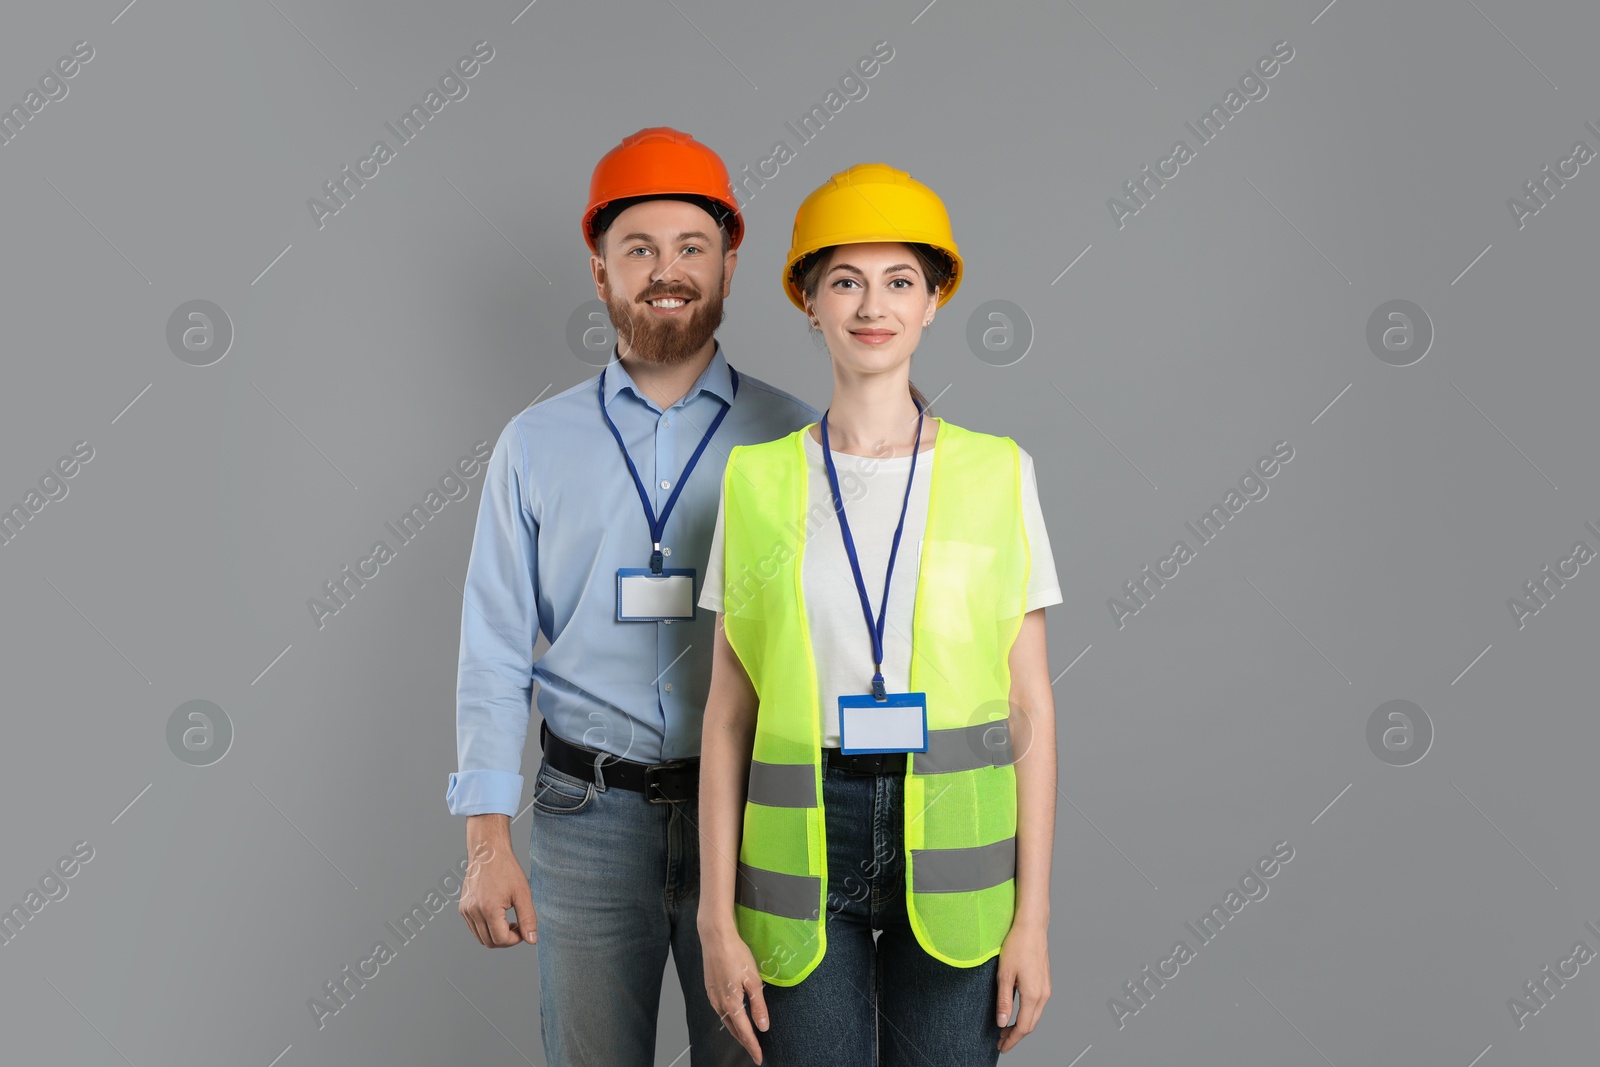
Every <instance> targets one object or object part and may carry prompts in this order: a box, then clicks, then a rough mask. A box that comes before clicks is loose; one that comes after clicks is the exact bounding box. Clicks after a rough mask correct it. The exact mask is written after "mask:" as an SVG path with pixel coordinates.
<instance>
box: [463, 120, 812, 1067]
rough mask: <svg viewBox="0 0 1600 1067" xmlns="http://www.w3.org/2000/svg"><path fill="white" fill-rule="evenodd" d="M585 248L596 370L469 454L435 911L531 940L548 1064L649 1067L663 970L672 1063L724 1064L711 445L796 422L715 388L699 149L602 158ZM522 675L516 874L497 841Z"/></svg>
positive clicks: (714, 233)
mask: <svg viewBox="0 0 1600 1067" xmlns="http://www.w3.org/2000/svg"><path fill="white" fill-rule="evenodd" d="M583 234H584V240H585V241H586V243H587V244H588V246H589V249H590V252H591V255H590V257H589V267H590V271H591V272H592V274H593V276H594V283H595V288H596V292H597V294H598V296H599V298H600V299H601V300H603V301H605V304H606V307H607V309H608V311H609V314H610V318H611V322H612V324H613V326H614V327H615V329H616V333H617V343H616V347H615V357H616V358H615V359H614V360H613V361H612V362H610V363H609V364H608V365H607V366H606V367H605V369H604V370H603V371H602V372H601V373H600V374H598V375H596V376H594V377H592V378H588V379H587V380H585V381H583V382H580V383H579V384H577V385H575V386H573V387H572V388H570V389H567V390H566V391H565V392H562V393H558V394H556V395H555V396H552V397H549V398H548V399H545V400H542V401H540V402H538V403H535V404H533V405H532V406H530V407H528V408H527V409H526V410H524V411H522V412H521V413H520V414H518V415H517V416H516V417H515V418H513V419H512V420H511V421H510V423H509V424H507V425H506V427H505V429H504V431H503V432H502V433H501V434H500V437H499V439H498V441H497V442H496V444H495V447H494V452H493V454H492V455H491V456H490V458H489V463H488V473H487V475H486V477H485V481H484V489H483V498H482V500H481V501H480V504H479V509H478V522H477V528H476V531H475V532H474V535H473V541H472V555H471V559H470V561H469V563H468V565H467V576H466V584H465V588H464V591H465V594H466V596H465V603H464V604H463V606H462V612H461V656H460V664H459V671H458V676H457V702H456V735H457V750H458V751H457V755H458V760H459V764H458V765H459V770H458V771H457V772H455V773H452V774H451V775H450V782H449V787H448V789H447V791H446V802H447V803H448V805H449V809H450V811H451V812H452V813H453V814H456V815H463V816H466V819H467V844H468V851H469V855H470V856H471V857H472V863H471V865H470V867H469V869H468V872H467V876H466V879H465V882H464V886H463V889H462V893H461V901H460V905H459V910H460V912H461V915H462V917H463V918H464V919H465V920H466V921H467V924H468V926H470V927H471V929H472V932H473V934H474V935H475V936H476V937H477V939H478V941H479V942H481V943H482V944H484V945H486V946H488V947H491V948H505V947H510V946H512V945H518V944H536V945H537V954H538V963H539V1009H540V1011H539V1019H540V1033H541V1035H542V1037H543V1041H544V1050H545V1060H546V1062H547V1063H549V1064H550V1065H551V1067H578V1065H595V1064H605V1065H607V1067H649V1065H651V1064H654V1063H655V1062H656V1056H655V1038H656V1013H657V1006H658V1004H659V1002H660V995H661V984H662V975H663V972H664V970H665V966H666V958H667V955H668V952H669V950H670V952H671V955H672V958H673V962H674V963H675V964H676V967H677V971H678V979H679V982H680V983H681V985H682V988H683V996H684V1003H685V1010H686V1023H687V1025H688V1031H689V1040H690V1049H689V1051H690V1059H689V1063H690V1065H691V1067H732V1065H735V1064H743V1063H748V1062H749V1056H748V1054H746V1053H745V1052H744V1050H743V1048H742V1047H741V1046H740V1045H739V1043H738V1042H737V1041H736V1040H735V1039H734V1038H733V1036H732V1035H731V1034H730V1033H729V1032H728V1031H727V1030H726V1029H725V1028H724V1027H723V1025H722V1023H721V1021H720V1020H719V1019H718V1018H717V1013H716V1011H715V1009H713V1008H712V1006H711V1003H710V1001H709V999H708V998H707V996H706V991H705V984H704V969H703V964H702V960H701V950H700V937H699V932H698V929H697V916H698V909H699V879H700V856H699V831H698V826H699V818H698V814H697V807H698V796H699V755H700V729H701V721H702V716H703V713H704V709H705V700H706V693H707V690H708V688H709V685H710V679H711V657H712V650H713V649H714V648H715V647H716V642H715V641H714V636H715V635H714V633H713V627H714V626H715V624H716V614H715V613H714V612H705V611H696V610H695V602H696V600H697V599H698V597H699V594H700V582H701V579H702V578H703V576H704V574H705V567H706V560H707V555H708V553H709V551H710V548H711V536H712V531H713V528H714V526H715V523H716V517H717V508H718V502H719V499H720V490H721V484H722V474H723V470H724V467H725V466H726V462H727V455H728V450H729V449H731V448H732V447H733V446H734V445H740V444H756V443H759V442H762V441H770V440H773V439H775V438H778V437H783V436H785V435H787V434H789V433H792V432H793V431H795V430H797V429H800V428H801V427H803V426H808V425H810V424H811V423H813V422H816V421H817V420H818V419H819V418H820V412H818V411H817V410H816V409H815V408H813V407H811V406H810V405H809V404H806V403H804V402H803V401H801V400H798V399H797V398H795V397H793V396H791V395H790V394H788V393H786V392H784V391H783V390H781V389H777V388H774V387H773V386H770V385H768V384H766V383H765V382H762V381H759V380H757V379H756V378H753V377H750V376H749V375H744V374H738V373H737V372H736V371H735V370H734V369H733V368H732V367H730V366H729V365H728V363H727V361H726V358H725V356H724V353H723V349H722V346H721V345H720V344H719V343H718V342H717V340H716V338H715V334H716V330H717V328H718V326H720V325H721V323H722V317H723V307H722V305H723V300H724V299H726V297H727V296H728V294H729V292H730V291H731V288H732V284H733V272H734V266H735V264H736V262H737V259H738V251H737V250H738V247H739V242H740V241H741V239H742V238H743V236H744V220H743V217H742V216H741V214H740V212H739V208H738V203H737V201H736V200H735V199H734V195H733V189H732V186H731V184H730V183H729V181H728V172H727V168H726V167H725V166H724V165H723V162H722V160H721V159H719V158H718V157H717V155H716V154H715V153H714V152H712V151H711V150H710V149H709V148H707V147H705V146H704V145H702V144H700V143H699V142H698V141H696V140H695V139H694V138H692V137H690V136H689V135H688V134H685V133H681V132H679V131H677V130H672V129H668V128H665V127H656V128H651V129H645V130H640V131H639V132H638V133H635V134H633V135H632V136H629V137H626V138H624V139H623V141H622V143H621V144H619V145H618V146H617V147H616V148H614V149H612V150H611V151H610V152H609V153H607V154H606V156H605V157H604V158H602V159H601V160H600V162H599V164H598V165H597V166H596V167H595V170H594V175H593V177H592V179H591V181H590V196H589V206H588V209H587V210H586V211H585V212H584V217H583ZM540 634H543V635H544V636H545V637H547V638H548V639H549V641H550V647H549V648H548V650H547V651H546V652H545V653H544V654H543V655H542V656H541V657H539V659H538V660H537V661H535V660H534V659H533V650H534V646H535V645H536V643H537V641H538V638H539V636H540ZM535 679H537V680H538V682H539V693H538V701H539V711H540V713H541V715H542V716H543V720H544V721H543V723H541V725H540V741H541V748H542V749H543V755H542V758H541V760H540V764H539V770H538V774H537V777H536V778H535V781H534V788H533V791H532V795H531V796H530V797H529V798H528V799H529V801H530V806H531V808H532V812H533V814H532V828H531V834H530V854H531V859H532V866H531V868H530V870H531V875H530V874H525V873H524V869H523V867H522V865H521V862H520V861H519V860H518V859H517V858H516V851H515V849H514V847H513V846H512V843H511V828H510V827H511V818H512V816H513V815H515V814H516V813H517V812H518V811H519V804H520V803H521V802H522V794H523V778H522V775H521V774H520V773H519V771H520V768H521V765H522V753H523V746H524V743H525V741H526V739H527V733H528V724H529V718H530V707H531V699H530V698H531V691H532V685H533V681H534V680H535ZM508 908H509V909H512V910H514V911H515V915H516V917H515V920H514V921H511V922H507V919H506V910H507V909H508ZM672 1051H673V1052H674V1053H676V1052H677V1051H678V1050H672ZM669 1058H670V1057H669ZM674 1062H677V1061H676V1060H675V1061H674Z"/></svg>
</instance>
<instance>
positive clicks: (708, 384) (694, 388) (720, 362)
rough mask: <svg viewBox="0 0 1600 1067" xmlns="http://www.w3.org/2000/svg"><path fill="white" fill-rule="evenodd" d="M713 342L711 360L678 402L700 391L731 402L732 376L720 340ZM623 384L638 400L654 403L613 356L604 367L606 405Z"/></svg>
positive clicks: (614, 352)
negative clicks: (713, 347)
mask: <svg viewBox="0 0 1600 1067" xmlns="http://www.w3.org/2000/svg"><path fill="white" fill-rule="evenodd" d="M713 344H714V345H715V349H714V351H713V352H712V353H711V362H710V363H707V364H706V369H705V370H703V371H701V372H700V377H699V378H697V379H695V383H694V384H693V385H691V386H690V387H689V391H688V392H687V393H685V394H683V399H682V400H680V401H679V403H680V404H687V403H688V402H689V401H691V400H693V399H694V398H695V395H696V394H697V393H700V392H702V391H704V392H708V393H712V394H715V395H716V396H718V397H721V398H722V400H723V401H725V402H726V403H728V404H730V405H731V404H732V403H733V376H732V375H731V374H730V373H729V371H728V361H727V359H725V358H724V357H723V355H722V342H721V341H715V342H713ZM612 355H613V357H615V355H616V349H615V348H613V349H612ZM624 386H626V387H627V388H628V389H629V390H631V391H632V392H633V395H634V396H636V397H638V398H639V399H640V400H644V401H646V402H647V403H650V404H654V403H655V401H653V400H650V399H649V398H648V397H646V396H645V395H644V393H643V392H642V391H640V389H639V386H638V385H637V384H635V382H634V380H633V376H632V375H631V374H629V373H628V371H627V369H626V368H625V367H624V366H623V364H622V361H621V360H620V359H617V358H613V359H612V360H611V362H610V363H609V364H608V365H607V367H606V404H607V405H610V403H611V400H612V398H613V397H615V396H616V395H617V393H618V392H620V391H621V390H622V389H623V387H624Z"/></svg>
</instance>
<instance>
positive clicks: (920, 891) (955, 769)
mask: <svg viewBox="0 0 1600 1067" xmlns="http://www.w3.org/2000/svg"><path fill="white" fill-rule="evenodd" d="M813 425H814V424H813ZM809 432H810V427H809V426H808V427H806V428H804V429H801V430H796V431H795V432H794V433H791V434H789V435H788V436H787V437H782V438H779V439H778V440H776V441H768V442H765V443H763V444H757V445H740V446H737V447H735V448H734V449H733V450H732V452H731V453H730V454H729V456H728V463H727V467H726V469H725V470H724V473H723V487H722V491H723V549H724V557H723V559H724V564H723V567H724V579H725V586H724V595H723V610H724V625H725V627H726V632H727V636H728V642H729V644H730V645H731V646H732V648H733V650H734V652H735V653H736V654H737V655H738V657H739V661H740V662H741V663H742V664H743V665H744V668H745V671H746V672H747V673H748V674H749V676H750V680H751V682H752V683H753V684H754V686H755V691H756V695H757V697H758V699H759V702H760V706H759V711H758V713H757V718H756V730H755V742H754V748H753V751H752V753H751V756H752V758H751V762H750V778H749V785H748V790H747V795H746V802H745V806H744V831H743V835H742V840H741V843H740V846H739V862H738V884H737V892H736V897H735V900H736V903H735V907H734V912H735V920H736V923H737V925H738V929H739V934H740V936H741V937H742V938H743V939H744V941H745V943H746V944H748V945H749V946H750V948H751V951H752V953H753V954H754V955H755V957H756V961H757V965H758V967H759V968H760V971H761V977H762V980H763V981H766V982H770V983H772V984H773V985H779V986H792V985H796V984H798V983H799V982H800V981H801V980H803V979H804V978H805V977H806V976H807V975H808V974H810V973H811V972H812V971H813V970H815V969H816V966H817V964H818V963H820V962H821V961H822V956H823V953H824V952H825V951H826V949H827V929H826V923H825V921H824V918H823V916H824V915H825V913H826V912H825V902H826V900H827V891H828V848H827V838H826V831H827V818H826V816H825V814H824V811H823V805H822V756H821V747H822V737H821V722H820V716H819V708H818V700H819V697H818V693H817V671H816V663H815V660H814V659H813V654H812V647H811V635H810V629H809V627H808V625H807V622H806V612H805V596H804V591H803V590H802V588H801V562H802V560H803V558H804V556H805V546H806V536H807V533H808V532H809V530H810V529H813V528H815V526H816V522H815V521H814V520H812V519H811V516H812V512H813V511H814V510H815V509H817V508H823V509H826V508H830V507H831V506H832V504H833V501H832V500H831V499H830V500H824V501H821V502H813V501H810V500H808V499H807V497H808V490H809V485H810V476H809V473H808V470H807V465H806V450H805V442H804V440H803V439H802V435H803V434H807V433H809ZM932 455H933V458H934V463H933V470H932V481H931V486H930V490H929V498H928V517H927V528H926V532H925V533H924V536H923V545H922V562H921V571H920V574H919V576H918V580H917V590H916V607H915V610H914V614H913V622H912V629H911V645H912V656H911V679H910V682H911V690H912V691H914V692H925V693H926V694H927V706H928V751H927V752H914V753H910V754H909V755H908V758H907V760H906V776H905V791H904V798H905V850H906V856H905V868H906V913H907V915H908V916H909V918H910V921H911V926H912V929H913V930H915V931H916V936H917V941H918V942H919V943H920V944H921V945H922V947H923V948H924V949H925V950H926V951H927V952H928V953H929V955H932V956H934V957H935V958H937V959H940V960H943V961H944V962H945V963H948V964H951V965H952V966H956V967H975V966H977V965H978V964H980V963H984V962H985V961H987V960H990V959H992V958H994V957H995V956H996V955H998V954H999V952H1000V946H1001V943H1002V942H1003V941H1004V940H1005V937H1006V934H1007V933H1009V932H1010V929H1011V919H1012V915H1013V913H1014V910H1015V904H1016V892H1015V890H1016V881H1015V875H1016V829H1017V796H1016V771H1015V768H1014V766H1013V762H1014V756H1013V752H1012V748H1011V737H1010V731H1009V717H1010V711H1011V703H1010V690H1011V671H1010V666H1009V655H1010V651H1011V646H1012V644H1013V643H1014V642H1015V640H1016V637H1017V633H1018V631H1019V630H1020V629H1021V626H1022V616H1023V613H1024V611H1023V609H1024V605H1025V604H1026V599H1027V598H1026V585H1027V579H1028V568H1029V555H1028V539H1027V534H1026V532H1025V530H1024V527H1023V515H1022V467H1021V456H1020V453H1019V452H1018V449H1017V444H1016V442H1015V441H1013V440H1012V439H1011V438H1009V437H997V436H994V435H991V434H985V433H978V432H977V431H973V430H966V429H963V428H962V427H960V426H955V425H952V424H950V423H948V422H946V421H945V420H943V419H940V420H939V430H938V433H937V435H936V436H935V438H934V447H933V452H932ZM826 514H827V512H826V510H824V511H821V512H818V515H819V516H824V517H825V516H826ZM867 636H868V635H867V634H865V633H863V634H862V648H863V652H862V661H863V662H862V668H863V674H862V676H861V677H862V685H861V691H862V692H864V693H865V692H867V691H868V690H869V688H870V687H869V685H868V682H869V680H870V678H871V669H870V668H871V665H870V663H868V662H866V661H867V660H869V659H870V658H871V657H870V655H869V654H868V653H867V652H866V648H867V647H868V646H867Z"/></svg>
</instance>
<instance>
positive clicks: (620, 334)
mask: <svg viewBox="0 0 1600 1067" xmlns="http://www.w3.org/2000/svg"><path fill="white" fill-rule="evenodd" d="M601 240H602V243H601V247H602V248H603V249H604V251H605V256H604V258H602V257H600V256H591V257H590V260H589V265H590V270H591V271H592V272H593V273H594V279H595V285H596V287H597V288H598V290H599V294H600V299H602V300H604V301H605V303H606V308H607V310H608V311H609V312H610V315H611V324H612V325H613V326H615V327H616V330H617V348H618V350H619V351H620V352H621V353H622V354H623V355H625V356H627V355H632V356H636V357H638V358H639V359H642V360H646V361H648V362H650V363H659V364H662V365H666V366H671V365H673V364H677V363H683V362H685V361H686V360H689V359H691V358H693V357H694V356H695V354H696V353H698V352H699V351H700V350H701V349H703V348H704V347H705V346H706V345H707V344H708V343H709V342H710V341H711V338H712V336H713V335H714V334H715V333H716V332H717V327H719V326H721V325H722V317H723V311H722V301H723V298H724V297H726V296H727V295H728V293H729V291H730V289H731V287H732V284H733V268H734V263H735V261H736V260H737V259H738V253H737V252H736V251H731V250H730V251H729V252H728V253H727V254H726V255H724V254H723V250H722V246H723V234H722V231H721V230H720V229H718V227H717V223H716V220H715V219H713V218H712V217H711V216H710V215H709V214H707V213H706V211H705V210H704V209H703V208H701V207H699V206H697V205H695V204H690V203H687V202H685V201H682V200H646V201H643V202H641V203H638V204H634V205H633V206H631V207H629V208H628V209H627V210H625V211H623V212H622V213H621V214H619V215H618V216H617V217H616V218H615V219H613V220H612V222H611V226H610V228H608V229H607V230H606V232H605V235H604V237H603V238H602V239H601ZM662 300H666V301H667V304H666V305H662V304H660V303H659V301H662ZM652 302H657V303H652ZM674 303H676V306H671V305H672V304H674Z"/></svg>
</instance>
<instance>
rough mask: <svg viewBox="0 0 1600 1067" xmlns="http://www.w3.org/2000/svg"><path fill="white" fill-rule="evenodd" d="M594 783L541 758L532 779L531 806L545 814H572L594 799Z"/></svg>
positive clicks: (585, 806)
mask: <svg viewBox="0 0 1600 1067" xmlns="http://www.w3.org/2000/svg"><path fill="white" fill-rule="evenodd" d="M594 793H595V789H594V783H593V782H586V781H584V780H583V779H582V778H579V777H577V776H576V775H572V774H568V773H567V772H566V771H560V770H557V769H556V768H554V767H552V766H550V764H548V763H546V762H544V761H543V760H541V761H540V762H539V773H538V775H536V776H535V777H534V780H533V806H534V807H535V808H536V809H538V810H539V811H542V812H544V813H545V814H546V815H574V814H577V813H578V812H580V811H583V810H584V809H585V808H587V807H588V806H589V804H590V802H591V801H592V800H593V799H594Z"/></svg>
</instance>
